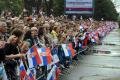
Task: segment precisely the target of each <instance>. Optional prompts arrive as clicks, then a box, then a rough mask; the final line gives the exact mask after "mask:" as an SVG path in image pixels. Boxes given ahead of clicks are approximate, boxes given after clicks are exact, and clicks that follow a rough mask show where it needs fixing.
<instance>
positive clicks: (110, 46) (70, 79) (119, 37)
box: [61, 29, 120, 80]
mask: <svg viewBox="0 0 120 80" xmlns="http://www.w3.org/2000/svg"><path fill="white" fill-rule="evenodd" d="M94 50H97V51H98V52H96V53H95V52H94V53H92V54H91V55H86V56H83V59H80V63H79V64H78V65H77V66H71V68H70V69H69V70H68V71H66V72H68V73H66V74H65V75H64V76H63V78H62V79H61V80H120V30H117V29H116V30H113V31H112V32H111V33H110V34H109V35H107V36H106V37H105V38H104V39H103V44H102V45H98V46H95V47H94ZM107 52H109V53H107Z"/></svg>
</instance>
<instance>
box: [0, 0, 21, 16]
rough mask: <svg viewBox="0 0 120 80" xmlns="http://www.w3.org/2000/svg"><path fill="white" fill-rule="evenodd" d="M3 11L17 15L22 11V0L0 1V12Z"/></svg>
mask: <svg viewBox="0 0 120 80" xmlns="http://www.w3.org/2000/svg"><path fill="white" fill-rule="evenodd" d="M3 10H8V11H12V12H13V13H14V14H15V15H19V14H20V13H21V12H22V11H23V0H0V12H2V11H3Z"/></svg>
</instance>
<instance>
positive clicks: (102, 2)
mask: <svg viewBox="0 0 120 80" xmlns="http://www.w3.org/2000/svg"><path fill="white" fill-rule="evenodd" d="M94 1H95V11H94V18H95V19H97V20H101V18H104V20H117V17H118V13H117V11H116V9H115V6H114V4H113V3H112V1H111V0H94Z"/></svg>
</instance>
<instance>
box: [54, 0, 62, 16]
mask: <svg viewBox="0 0 120 80" xmlns="http://www.w3.org/2000/svg"><path fill="white" fill-rule="evenodd" d="M53 3H54V6H53V11H54V14H55V15H56V16H59V15H61V14H64V0H53Z"/></svg>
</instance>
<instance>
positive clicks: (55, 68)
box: [0, 14, 118, 80]
mask: <svg viewBox="0 0 120 80" xmlns="http://www.w3.org/2000/svg"><path fill="white" fill-rule="evenodd" d="M115 28H118V23H117V22H113V21H95V20H93V19H92V18H89V19H84V20H83V19H81V20H79V19H75V20H71V19H69V18H67V16H65V15H62V16H59V17H54V16H52V15H51V16H50V17H48V16H45V15H42V14H41V15H31V16H27V17H22V18H21V17H12V16H11V15H10V14H7V16H2V17H1V20H0V80H1V79H2V78H4V79H3V80H6V79H5V76H3V75H5V73H6V76H7V79H8V80H37V79H38V80H58V74H59V73H60V67H62V68H69V66H70V61H71V60H76V61H77V60H78V58H77V53H78V51H80V50H84V49H85V48H86V46H88V45H92V44H100V43H101V39H102V38H103V37H105V36H106V34H109V32H110V31H111V30H113V29H115ZM63 44H65V45H63ZM71 45H72V46H71ZM35 46H37V48H39V49H41V48H49V50H50V52H49V53H50V56H52V59H51V58H50V56H49V55H45V56H47V57H49V58H48V59H51V61H50V60H48V61H50V63H47V64H46V65H42V64H41V63H37V60H36V61H35V60H33V57H37V59H38V56H36V54H37V52H39V51H38V50H37V52H36V53H35V54H32V55H31V57H30V58H31V59H32V60H33V63H35V64H36V65H33V66H32V67H31V64H32V62H30V60H31V59H29V58H28V54H29V53H28V51H33V50H32V49H31V48H33V47H35ZM68 46H71V48H70V51H71V52H70V53H71V55H69V51H68V52H66V50H68ZM64 48H66V50H65V49H64ZM35 50H36V49H35ZM33 52H35V51H33ZM46 53H47V50H46ZM38 54H40V53H38ZM55 54H56V56H57V57H58V58H57V57H54V55H55ZM67 54H68V55H67ZM40 56H42V55H39V57H40ZM39 59H40V58H39ZM46 62H47V60H46ZM41 65H42V66H41ZM23 66H24V67H23ZM48 66H49V67H48ZM18 67H19V68H18ZM21 67H22V68H21ZM3 68H4V70H3ZM21 69H22V70H21ZM23 70H24V71H26V72H27V71H28V70H29V71H28V72H29V73H31V75H29V74H28V72H27V75H28V76H29V78H26V77H25V73H26V72H22V71H23ZM51 71H52V72H51ZM53 72H55V73H56V74H54V78H53V79H50V77H51V76H53V74H52V73H53ZM49 73H50V74H51V76H50V74H49ZM32 75H33V77H32ZM42 75H43V76H42ZM40 76H42V77H41V78H39V77H40ZM48 77H49V78H48Z"/></svg>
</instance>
